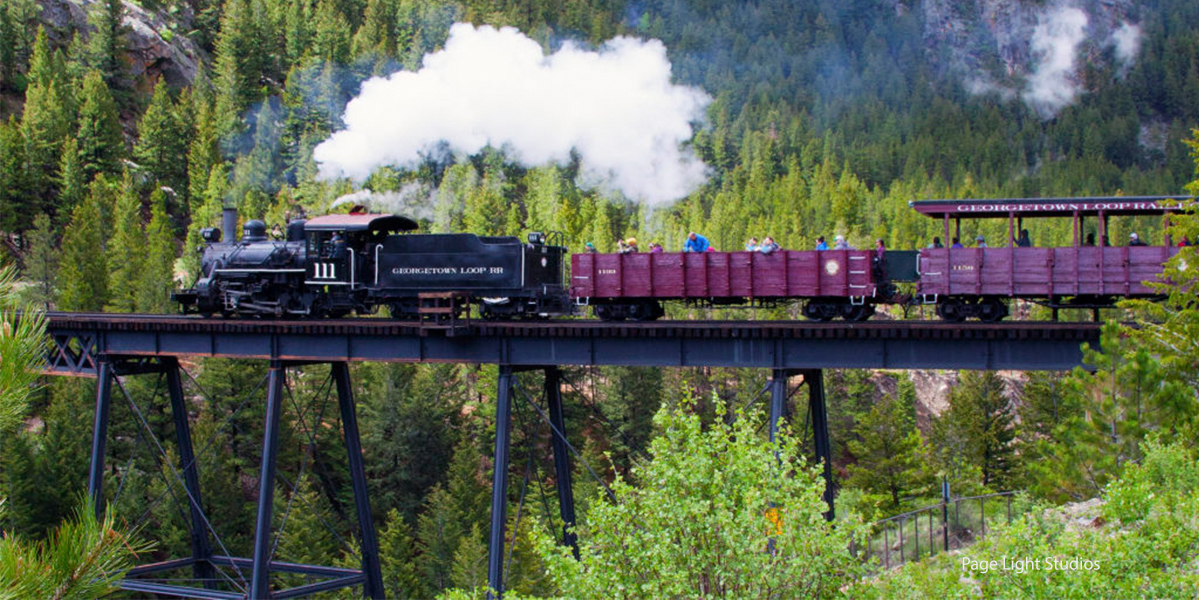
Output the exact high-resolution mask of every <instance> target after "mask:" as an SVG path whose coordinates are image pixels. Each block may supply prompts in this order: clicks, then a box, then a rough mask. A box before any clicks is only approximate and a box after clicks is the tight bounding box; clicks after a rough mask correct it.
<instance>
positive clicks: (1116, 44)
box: [1109, 23, 1142, 67]
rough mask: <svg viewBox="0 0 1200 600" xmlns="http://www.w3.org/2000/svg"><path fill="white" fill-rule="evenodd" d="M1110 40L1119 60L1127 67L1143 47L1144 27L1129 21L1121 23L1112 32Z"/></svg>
mask: <svg viewBox="0 0 1200 600" xmlns="http://www.w3.org/2000/svg"><path fill="white" fill-rule="evenodd" d="M1109 41H1110V42H1111V43H1112V45H1113V49H1114V50H1115V52H1116V56H1117V60H1118V61H1119V62H1120V63H1121V65H1122V66H1126V67H1127V66H1129V65H1130V64H1132V63H1133V59H1134V58H1135V57H1137V53H1138V50H1139V49H1140V48H1141V45H1142V28H1141V27H1138V26H1137V25H1131V24H1129V23H1121V26H1120V27H1118V28H1117V29H1116V31H1113V32H1112V37H1111V38H1110V39H1109Z"/></svg>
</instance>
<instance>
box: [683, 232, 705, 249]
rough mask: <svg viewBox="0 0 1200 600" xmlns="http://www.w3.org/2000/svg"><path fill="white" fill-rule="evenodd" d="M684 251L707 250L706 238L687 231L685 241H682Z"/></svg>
mask: <svg viewBox="0 0 1200 600" xmlns="http://www.w3.org/2000/svg"><path fill="white" fill-rule="evenodd" d="M683 251H684V252H708V238H706V237H704V236H702V235H700V234H698V233H696V232H695V231H693V232H690V233H688V237H687V241H686V242H684V243H683Z"/></svg>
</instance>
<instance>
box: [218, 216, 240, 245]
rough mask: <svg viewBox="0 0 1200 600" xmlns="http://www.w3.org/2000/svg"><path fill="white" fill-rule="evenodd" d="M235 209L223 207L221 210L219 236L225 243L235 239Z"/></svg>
mask: <svg viewBox="0 0 1200 600" xmlns="http://www.w3.org/2000/svg"><path fill="white" fill-rule="evenodd" d="M237 217H238V215H237V209H236V208H224V209H222V210H221V237H222V238H224V239H225V242H226V243H233V242H236V241H237Z"/></svg>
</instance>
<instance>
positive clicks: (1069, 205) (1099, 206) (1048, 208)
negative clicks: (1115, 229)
mask: <svg viewBox="0 0 1200 600" xmlns="http://www.w3.org/2000/svg"><path fill="white" fill-rule="evenodd" d="M1178 207H1179V205H1178V204H1159V203H1157V202H1145V201H1138V202H1059V203H1055V204H1049V203H1039V204H959V205H958V207H957V210H958V212H998V213H1007V212H1062V211H1066V210H1071V211H1074V210H1078V211H1083V212H1092V211H1100V210H1152V209H1162V210H1170V209H1174V208H1178Z"/></svg>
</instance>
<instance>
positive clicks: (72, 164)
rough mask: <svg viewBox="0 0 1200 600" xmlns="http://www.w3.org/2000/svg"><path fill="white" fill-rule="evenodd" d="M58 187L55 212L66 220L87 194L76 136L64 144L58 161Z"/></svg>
mask: <svg viewBox="0 0 1200 600" xmlns="http://www.w3.org/2000/svg"><path fill="white" fill-rule="evenodd" d="M58 189H59V192H58V203H57V206H56V207H55V213H56V214H57V215H59V218H60V219H63V220H65V219H66V218H67V217H69V216H70V215H71V211H72V210H74V209H75V206H76V205H77V204H79V203H80V202H82V201H83V197H84V195H85V194H87V182H86V181H85V180H84V172H83V165H81V164H80V163H79V142H78V140H77V139H76V138H74V137H72V138H68V139H67V141H66V143H64V144H63V151H62V156H61V157H60V158H59V163H58Z"/></svg>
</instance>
